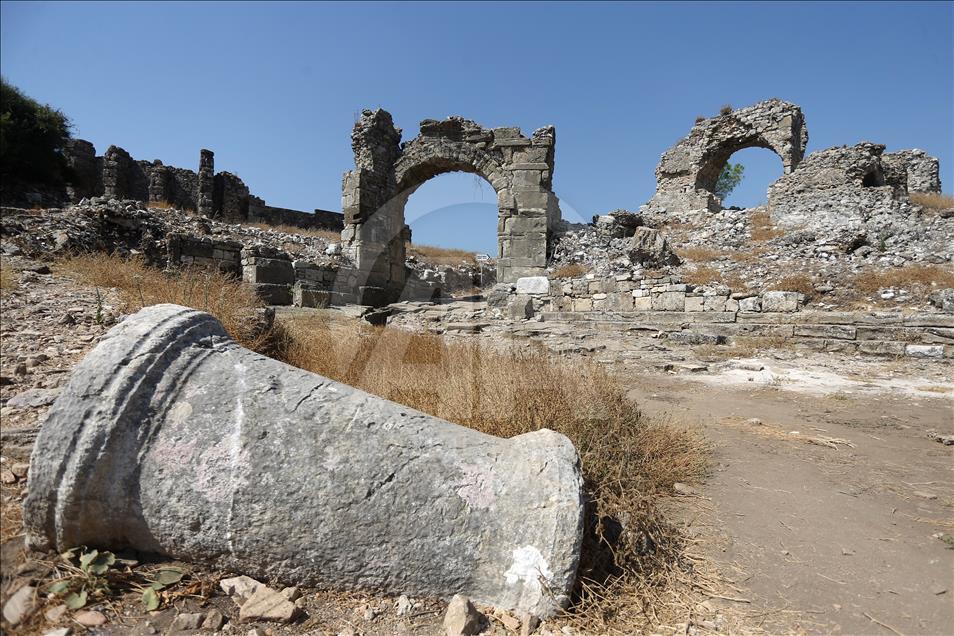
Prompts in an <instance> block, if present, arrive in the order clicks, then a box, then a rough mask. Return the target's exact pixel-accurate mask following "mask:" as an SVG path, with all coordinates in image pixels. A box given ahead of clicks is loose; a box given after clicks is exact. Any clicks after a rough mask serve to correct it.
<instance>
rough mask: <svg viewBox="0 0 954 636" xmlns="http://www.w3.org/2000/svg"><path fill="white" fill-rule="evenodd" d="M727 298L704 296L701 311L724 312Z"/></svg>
mask: <svg viewBox="0 0 954 636" xmlns="http://www.w3.org/2000/svg"><path fill="white" fill-rule="evenodd" d="M728 300H729V299H728V297H727V296H704V297H703V303H702V308H703V311H726V303H727V302H728Z"/></svg>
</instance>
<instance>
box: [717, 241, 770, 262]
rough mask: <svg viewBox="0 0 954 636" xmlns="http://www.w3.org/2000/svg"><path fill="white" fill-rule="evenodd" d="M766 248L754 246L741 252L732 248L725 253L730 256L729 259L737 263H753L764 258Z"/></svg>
mask: <svg viewBox="0 0 954 636" xmlns="http://www.w3.org/2000/svg"><path fill="white" fill-rule="evenodd" d="M766 251H767V250H766V248H765V247H764V246H761V245H759V246H754V247H752V248H751V249H748V250H746V251H744V252H739V251H737V250H730V251H728V252H725V255H726V256H728V257H729V260H731V261H733V262H735V263H743V264H748V265H751V264H753V263H758V262H759V261H760V260H761V259H762V255H763V254H765V252H766Z"/></svg>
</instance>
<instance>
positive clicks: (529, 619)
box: [520, 612, 540, 636]
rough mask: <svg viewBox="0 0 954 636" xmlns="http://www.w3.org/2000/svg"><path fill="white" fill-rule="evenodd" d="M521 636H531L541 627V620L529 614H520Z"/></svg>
mask: <svg viewBox="0 0 954 636" xmlns="http://www.w3.org/2000/svg"><path fill="white" fill-rule="evenodd" d="M520 622H521V625H520V636H530V635H531V634H533V633H534V632H536V631H537V628H538V627H539V626H540V619H539V618H538V617H536V616H534V615H533V614H531V613H529V612H521V613H520Z"/></svg>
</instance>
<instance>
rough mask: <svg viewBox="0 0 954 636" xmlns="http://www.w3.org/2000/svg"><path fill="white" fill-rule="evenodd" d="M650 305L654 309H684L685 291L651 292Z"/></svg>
mask: <svg viewBox="0 0 954 636" xmlns="http://www.w3.org/2000/svg"><path fill="white" fill-rule="evenodd" d="M651 298H652V307H653V310H654V311H685V310H686V293H685V292H675V291H673V292H663V293H661V294H653V295H652V296H651Z"/></svg>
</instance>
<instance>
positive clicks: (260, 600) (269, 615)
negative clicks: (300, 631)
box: [239, 585, 298, 623]
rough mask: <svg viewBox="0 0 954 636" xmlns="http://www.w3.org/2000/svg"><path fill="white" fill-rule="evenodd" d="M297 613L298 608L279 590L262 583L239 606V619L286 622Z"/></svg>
mask: <svg viewBox="0 0 954 636" xmlns="http://www.w3.org/2000/svg"><path fill="white" fill-rule="evenodd" d="M297 614H298V608H297V607H295V604H294V603H292V602H291V601H289V600H288V599H287V598H285V596H284V595H283V594H282V593H281V592H277V591H275V590H273V589H271V588H270V587H267V586H265V585H262V586H260V587H258V588H256V589H255V591H254V592H252V595H251V596H250V597H249V598H248V599H247V600H246V601H245V602H244V603H242V606H241V608H239V620H240V621H274V622H278V623H288V622H290V621H291V620H293V619H294V618H295V616H296V615H297Z"/></svg>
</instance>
